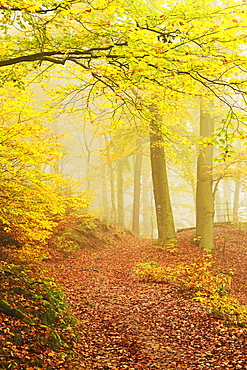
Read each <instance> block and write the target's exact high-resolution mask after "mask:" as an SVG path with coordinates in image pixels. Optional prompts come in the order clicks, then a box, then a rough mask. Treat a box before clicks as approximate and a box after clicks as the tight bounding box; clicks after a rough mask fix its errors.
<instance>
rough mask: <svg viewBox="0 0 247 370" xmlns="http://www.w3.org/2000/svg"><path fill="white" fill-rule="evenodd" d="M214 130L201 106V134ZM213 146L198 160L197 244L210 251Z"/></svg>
mask: <svg viewBox="0 0 247 370" xmlns="http://www.w3.org/2000/svg"><path fill="white" fill-rule="evenodd" d="M213 132H214V119H213V117H212V116H211V115H210V114H209V112H208V111H205V110H204V109H203V107H202V106H201V110H200V135H201V137H203V138H207V137H209V136H210V135H211V134H212V133H213ZM212 161H213V148H212V147H211V146H207V147H204V148H203V149H202V150H201V152H200V154H199V156H198V160H197V188H196V239H197V244H198V245H199V246H200V247H201V248H203V249H205V250H207V251H209V252H212V251H213V250H214V197H213V189H212V185H213V177H212Z"/></svg>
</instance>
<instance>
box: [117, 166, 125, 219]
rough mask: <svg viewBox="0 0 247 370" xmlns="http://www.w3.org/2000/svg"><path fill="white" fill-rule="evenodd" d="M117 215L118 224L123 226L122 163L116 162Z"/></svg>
mask: <svg viewBox="0 0 247 370" xmlns="http://www.w3.org/2000/svg"><path fill="white" fill-rule="evenodd" d="M117 214H118V223H119V224H120V225H121V226H124V191H123V161H122V160H121V159H118V161H117Z"/></svg>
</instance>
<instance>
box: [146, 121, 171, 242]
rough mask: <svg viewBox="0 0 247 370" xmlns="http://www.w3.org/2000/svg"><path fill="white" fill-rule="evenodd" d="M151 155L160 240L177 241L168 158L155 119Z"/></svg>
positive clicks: (151, 132) (151, 137)
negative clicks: (167, 164)
mask: <svg viewBox="0 0 247 370" xmlns="http://www.w3.org/2000/svg"><path fill="white" fill-rule="evenodd" d="M150 156H151V168H152V179H153V190H154V200H155V208H156V217H157V226H158V242H159V243H171V242H176V232H175V227H174V220H173V213H172V207H171V201H170V194H169V187H168V178H167V170H166V159H165V151H164V142H163V138H162V134H161V133H160V131H159V125H158V124H157V123H156V122H154V121H153V123H152V125H151V131H150Z"/></svg>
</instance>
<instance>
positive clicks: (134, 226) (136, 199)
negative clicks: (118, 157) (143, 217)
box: [132, 145, 142, 236]
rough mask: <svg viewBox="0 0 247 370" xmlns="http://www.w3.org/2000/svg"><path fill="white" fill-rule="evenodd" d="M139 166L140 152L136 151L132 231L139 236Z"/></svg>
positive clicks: (140, 162) (140, 165)
mask: <svg viewBox="0 0 247 370" xmlns="http://www.w3.org/2000/svg"><path fill="white" fill-rule="evenodd" d="M137 147H138V145H137ZM141 167H142V154H141V153H136V155H135V164H134V199H133V215H132V231H133V233H134V234H135V235H136V236H139V234H140V200H141Z"/></svg>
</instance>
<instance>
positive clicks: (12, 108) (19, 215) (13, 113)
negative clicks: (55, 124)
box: [0, 83, 87, 248]
mask: <svg viewBox="0 0 247 370" xmlns="http://www.w3.org/2000/svg"><path fill="white" fill-rule="evenodd" d="M0 95H1V97H0V106H1V113H0V147H1V154H0V156H1V166H0V200H1V210H0V238H3V239H4V240H5V242H4V243H3V244H7V245H8V244H9V242H10V240H11V241H12V243H14V244H16V245H17V244H18V245H25V247H32V248H33V247H34V246H35V247H37V246H39V245H42V244H43V243H44V242H45V240H46V239H47V238H48V237H49V235H50V234H51V232H52V228H53V226H54V225H55V224H56V220H58V219H59V217H61V216H62V215H64V214H65V212H66V211H67V210H68V209H71V210H72V209H76V208H79V207H83V206H85V204H87V199H86V197H83V196H82V197H74V198H73V197H71V196H72V194H67V193H66V191H64V189H66V186H68V185H71V184H72V183H71V182H70V181H68V180H66V179H65V178H63V177H62V176H60V175H59V174H58V173H57V172H56V171H55V170H56V166H57V162H58V160H59V159H60V158H61V156H62V155H63V153H62V150H61V146H60V144H59V143H58V141H57V135H55V134H54V133H53V132H52V131H51V130H49V129H48V128H47V127H46V126H45V125H44V124H43V123H42V122H43V120H46V121H50V112H49V111H48V112H46V111H40V110H37V109H35V101H34V99H31V98H30V95H29V94H27V92H22V93H21V92H20V91H19V90H18V89H17V88H15V87H14V86H13V84H12V83H8V84H7V85H6V86H5V89H4V90H3V89H1V90H0ZM32 105H33V107H32ZM39 108H40V107H39ZM81 195H82V194H81ZM1 241H3V240H1ZM10 244H11V243H10Z"/></svg>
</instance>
